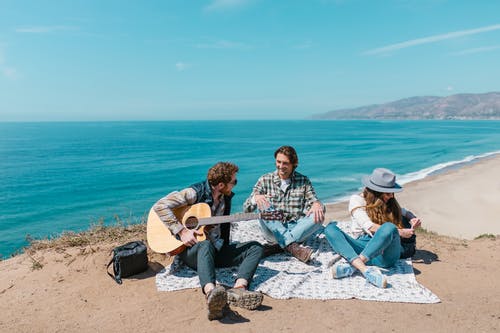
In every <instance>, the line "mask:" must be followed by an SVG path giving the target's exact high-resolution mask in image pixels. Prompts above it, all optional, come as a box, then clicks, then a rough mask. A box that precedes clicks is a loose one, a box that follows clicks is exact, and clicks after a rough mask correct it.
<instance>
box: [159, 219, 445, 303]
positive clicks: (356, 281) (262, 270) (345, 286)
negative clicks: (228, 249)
mask: <svg viewBox="0 0 500 333" xmlns="http://www.w3.org/2000/svg"><path fill="white" fill-rule="evenodd" d="M338 226H339V227H340V228H342V229H343V230H345V231H346V232H349V223H346V222H339V223H338ZM231 228H232V229H231V235H232V241H233V242H244V241H249V240H257V241H259V242H261V243H263V244H265V243H266V242H267V241H266V240H265V238H263V236H262V234H261V232H260V228H259V224H258V221H256V220H253V221H246V222H237V223H233V224H232V226H231ZM306 245H308V246H311V247H312V248H313V249H314V250H315V253H314V254H313V259H312V262H311V263H309V264H304V263H302V262H300V261H299V260H297V259H295V258H293V257H291V256H290V255H289V254H286V253H279V254H275V255H272V256H270V257H267V258H264V259H262V260H261V262H260V264H259V267H258V268H257V271H256V273H255V276H254V280H253V282H252V284H251V286H250V287H251V288H250V289H252V290H258V291H261V292H263V293H264V294H266V295H268V296H269V297H272V298H277V299H288V298H303V299H321V300H325V299H349V298H357V299H362V300H372V301H386V302H405V303H438V302H440V299H439V298H438V297H437V296H436V295H434V294H433V293H432V292H431V291H430V290H428V289H427V288H425V287H424V286H422V285H421V284H419V283H418V282H417V280H416V279H415V275H414V274H413V267H412V262H411V260H410V259H408V260H399V261H398V263H397V264H396V265H395V266H394V267H392V268H391V269H389V270H383V272H384V274H385V275H386V276H387V281H388V287H387V288H386V289H379V288H377V287H375V286H372V285H371V284H369V283H367V282H366V280H365V278H364V277H363V276H362V275H361V274H360V273H359V272H358V273H355V274H354V275H353V276H352V277H349V278H344V279H333V278H332V277H331V272H330V270H331V266H332V265H333V264H334V263H335V262H336V261H338V260H344V259H342V258H341V257H340V256H339V255H338V254H336V253H334V252H333V250H332V248H331V247H330V245H329V244H328V241H327V240H326V238H325V237H324V235H323V234H316V235H315V236H313V237H311V239H310V240H309V241H308V242H307V243H306ZM236 269H237V268H236V267H232V268H218V269H217V282H218V283H220V284H224V285H228V286H231V285H232V284H233V282H234V278H235V276H236ZM156 286H157V288H158V290H159V291H173V290H180V289H187V288H199V287H200V284H199V280H198V275H197V274H196V272H195V271H193V270H191V269H190V268H188V267H187V266H185V265H183V264H182V262H181V261H180V260H178V259H177V258H176V259H175V260H174V262H173V263H172V264H171V265H170V266H167V267H165V269H163V270H162V271H161V272H159V273H158V274H157V275H156Z"/></svg>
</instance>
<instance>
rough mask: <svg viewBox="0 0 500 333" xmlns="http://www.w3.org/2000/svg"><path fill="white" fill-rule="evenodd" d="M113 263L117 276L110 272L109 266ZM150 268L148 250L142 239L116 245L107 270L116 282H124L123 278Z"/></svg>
mask: <svg viewBox="0 0 500 333" xmlns="http://www.w3.org/2000/svg"><path fill="white" fill-rule="evenodd" d="M111 264H113V272H114V274H115V276H113V275H111V273H109V266H110V265H111ZM147 269H148V250H147V247H146V245H145V244H144V243H143V242H141V241H134V242H130V243H127V244H125V245H121V246H118V247H115V248H114V249H113V258H111V260H110V262H109V263H108V266H107V270H108V274H109V276H111V277H112V278H113V279H114V280H115V281H116V283H118V284H122V278H126V277H129V276H132V275H135V274H138V273H141V272H144V271H145V270H147Z"/></svg>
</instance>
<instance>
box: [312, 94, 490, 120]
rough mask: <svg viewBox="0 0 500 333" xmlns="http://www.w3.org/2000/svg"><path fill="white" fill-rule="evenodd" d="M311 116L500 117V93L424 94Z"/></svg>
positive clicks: (355, 117)
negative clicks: (439, 95) (444, 95)
mask: <svg viewBox="0 0 500 333" xmlns="http://www.w3.org/2000/svg"><path fill="white" fill-rule="evenodd" d="M311 118H312V119H500V92H490V93H485V94H457V95H451V96H447V97H437V96H421V97H410V98H405V99H401V100H398V101H395V102H389V103H385V104H376V105H368V106H362V107H358V108H353V109H341V110H334V111H329V112H326V113H320V114H315V115H313V116H312V117H311Z"/></svg>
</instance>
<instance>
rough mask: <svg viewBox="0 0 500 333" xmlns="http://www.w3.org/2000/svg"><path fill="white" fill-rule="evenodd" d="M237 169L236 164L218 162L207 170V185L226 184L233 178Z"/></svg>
mask: <svg viewBox="0 0 500 333" xmlns="http://www.w3.org/2000/svg"><path fill="white" fill-rule="evenodd" d="M238 170H239V168H238V166H237V165H236V164H233V163H230V162H218V163H216V164H215V165H214V166H212V167H211V168H210V169H208V174H207V179H208V183H209V184H210V185H212V186H216V185H217V184H219V183H224V184H228V183H229V182H230V181H231V178H232V177H233V174H235V173H236V172H238Z"/></svg>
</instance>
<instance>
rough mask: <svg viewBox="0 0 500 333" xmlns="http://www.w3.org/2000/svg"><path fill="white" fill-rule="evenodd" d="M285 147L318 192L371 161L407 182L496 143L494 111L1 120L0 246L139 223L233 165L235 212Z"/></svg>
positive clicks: (344, 190) (350, 183)
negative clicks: (346, 117)
mask: <svg viewBox="0 0 500 333" xmlns="http://www.w3.org/2000/svg"><path fill="white" fill-rule="evenodd" d="M284 144H288V145H292V146H294V147H295V148H296V149H297V152H298V154H299V168H298V171H300V172H302V173H304V174H306V175H308V176H309V177H310V178H311V180H312V181H313V184H314V185H315V188H316V191H317V194H318V196H319V197H320V198H321V199H322V200H323V201H325V202H334V201H338V200H340V199H342V198H345V196H347V195H349V194H350V193H353V192H355V191H357V190H358V189H359V188H360V186H361V184H360V178H361V176H362V175H364V174H367V173H370V172H371V170H372V169H373V168H374V167H377V166H384V167H387V168H390V169H392V170H393V171H395V172H396V173H397V174H398V175H399V176H400V177H399V179H400V180H401V181H402V182H403V183H404V182H407V181H410V180H413V179H418V178H422V177H425V176H426V175H428V174H430V173H432V172H435V171H439V170H442V169H443V168H446V167H450V166H453V165H456V164H458V163H460V162H468V161H470V160H472V159H475V158H479V157H482V156H484V155H487V154H489V153H495V152H498V151H500V122H499V121H212V122H210V121H198V122H188V121H178V122H96V123H92V122H88V123H76V122H75V123H70V122H68V123H0V182H1V184H0V188H1V192H0V203H1V205H0V255H1V256H3V257H6V256H9V255H10V254H11V253H13V252H14V251H16V250H18V249H20V248H21V247H22V246H24V245H26V241H25V238H26V235H27V234H29V235H31V236H34V237H45V236H51V235H55V234H57V233H60V232H62V231H64V230H75V231H79V230H84V229H87V228H88V227H89V226H90V225H91V224H92V223H95V222H97V221H98V220H99V219H103V220H104V221H105V223H112V222H114V220H115V218H116V217H119V218H120V219H122V220H125V221H129V222H137V221H139V220H140V219H141V218H142V217H143V215H144V214H146V213H147V212H148V211H149V208H150V207H151V205H152V204H153V203H154V202H155V201H156V200H157V199H159V198H160V197H162V196H163V195H164V194H166V193H168V192H170V191H173V190H177V189H180V188H183V187H185V186H187V185H189V184H191V183H193V182H195V181H198V180H202V179H204V178H205V175H206V171H207V169H208V168H209V167H210V166H211V165H213V164H214V163H215V162H217V161H220V160H227V161H232V162H234V163H236V164H238V165H239V167H240V172H239V174H238V185H237V186H236V187H235V192H236V196H235V199H234V200H235V205H234V209H233V211H234V212H238V211H241V205H242V203H243V201H244V200H245V198H246V196H248V194H249V193H250V191H251V188H252V186H253V184H254V183H255V181H256V180H257V178H258V177H259V176H260V175H261V174H263V173H265V172H268V171H271V170H273V169H274V158H273V152H274V150H275V149H276V148H277V147H278V146H280V145H284Z"/></svg>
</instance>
